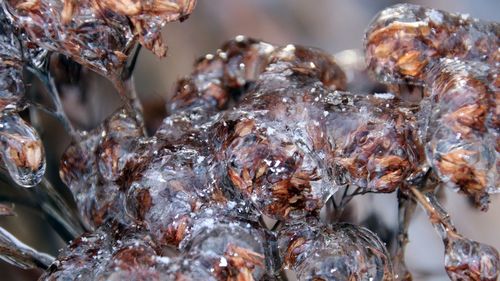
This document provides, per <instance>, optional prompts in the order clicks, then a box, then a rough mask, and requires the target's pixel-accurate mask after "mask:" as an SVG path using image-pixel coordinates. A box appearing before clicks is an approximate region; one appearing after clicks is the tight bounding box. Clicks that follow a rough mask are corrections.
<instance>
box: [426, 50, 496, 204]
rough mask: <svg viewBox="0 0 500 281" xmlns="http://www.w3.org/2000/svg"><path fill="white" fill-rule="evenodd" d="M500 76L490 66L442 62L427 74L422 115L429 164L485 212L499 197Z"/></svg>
mask: <svg viewBox="0 0 500 281" xmlns="http://www.w3.org/2000/svg"><path fill="white" fill-rule="evenodd" d="M497 75H498V71H497V69H495V68H490V67H489V65H487V64H483V63H480V62H464V61H460V60H453V59H442V60H440V61H439V63H437V64H436V65H435V66H434V67H433V68H432V69H431V71H430V72H429V73H428V74H427V77H426V81H427V82H426V83H427V85H428V89H427V91H428V92H429V98H428V100H426V101H424V103H423V105H422V109H421V110H422V113H421V116H422V117H423V119H424V120H422V122H421V124H422V128H421V131H422V132H423V133H424V136H423V137H424V139H425V140H428V141H427V144H426V152H427V153H426V155H427V156H428V161H429V163H430V164H431V165H432V167H433V168H434V169H435V170H436V172H437V173H438V175H439V176H440V177H441V180H442V181H443V182H444V183H446V184H447V185H450V186H451V187H455V188H458V189H460V190H461V191H462V192H464V193H466V194H467V195H469V196H471V197H472V199H474V200H475V202H476V204H477V205H478V206H480V207H481V208H483V209H487V206H488V202H489V200H488V195H489V194H491V193H498V192H499V191H500V189H499V184H500V178H499V176H498V163H499V162H500V158H499V151H500V144H499V142H498V140H499V139H500V138H499V133H498V132H499V131H500V126H499V124H496V121H494V120H495V119H497V118H498V117H497V116H498V112H497V107H498V105H497V98H496V96H497V95H498V92H499V91H498V87H497V86H495V81H493V80H492V78H493V77H496V76H497Z"/></svg>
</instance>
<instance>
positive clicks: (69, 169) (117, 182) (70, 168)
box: [59, 109, 148, 226]
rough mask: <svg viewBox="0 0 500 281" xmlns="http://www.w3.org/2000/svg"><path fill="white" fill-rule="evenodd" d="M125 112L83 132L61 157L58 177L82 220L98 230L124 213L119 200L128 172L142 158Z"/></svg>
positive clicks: (137, 134)
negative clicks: (91, 129) (74, 203)
mask: <svg viewBox="0 0 500 281" xmlns="http://www.w3.org/2000/svg"><path fill="white" fill-rule="evenodd" d="M138 128H139V126H138V123H137V121H136V120H135V119H134V118H131V117H130V116H129V115H128V114H127V113H125V110H123V109H119V110H117V111H116V112H115V113H114V114H113V115H111V116H110V117H109V118H108V119H107V120H105V121H104V124H103V125H101V126H100V127H98V128H96V129H94V130H93V131H90V132H84V133H83V134H82V136H81V139H82V141H81V142H80V143H78V144H76V143H73V144H72V145H70V146H69V147H68V148H67V150H66V151H65V153H64V154H63V156H62V159H61V164H60V171H59V173H60V176H61V179H62V180H63V182H64V183H66V184H67V185H68V187H69V188H70V190H71V192H72V193H73V196H74V198H75V200H76V202H77V204H78V206H79V210H80V212H81V214H82V216H83V218H86V219H87V222H89V223H90V224H91V225H94V226H98V225H100V224H101V223H103V222H104V221H105V220H106V219H107V218H109V216H112V217H115V218H116V217H119V216H117V213H121V212H123V211H124V209H123V206H122V205H123V204H122V202H120V201H121V200H119V199H118V198H123V196H124V195H123V190H121V189H123V188H124V187H123V186H124V185H126V188H125V189H124V190H127V189H128V187H129V185H130V183H131V181H132V180H133V179H132V178H129V176H132V175H131V173H129V170H130V169H132V170H133V169H134V164H135V163H141V161H143V159H144V158H147V157H148V156H147V155H145V154H146V153H145V150H144V149H143V148H142V147H143V146H145V144H144V143H143V139H141V138H140V136H141V135H142V131H141V130H140V129H138Z"/></svg>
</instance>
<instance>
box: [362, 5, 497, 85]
mask: <svg viewBox="0 0 500 281" xmlns="http://www.w3.org/2000/svg"><path fill="white" fill-rule="evenodd" d="M498 27H499V25H498V23H489V22H484V21H480V20H477V19H474V18H470V17H468V16H466V15H460V14H452V13H448V12H444V11H440V10H435V9H429V8H424V7H421V6H417V5H413V4H398V5H395V6H392V7H389V8H387V9H385V10H383V11H382V12H380V13H379V14H378V15H377V16H376V17H375V19H373V21H372V23H371V25H370V27H369V29H368V31H367V33H366V35H365V53H366V61H367V64H368V68H369V69H370V70H371V71H372V72H374V74H375V75H376V76H377V78H379V79H380V80H381V81H385V82H391V83H392V82H401V81H403V79H407V80H408V81H410V82H412V83H417V84H420V83H422V82H423V81H422V80H423V78H424V75H425V73H426V67H427V65H428V64H429V63H431V62H433V61H436V60H437V59H439V58H441V57H447V58H455V57H456V58H461V59H465V60H476V61H483V62H486V63H489V64H490V65H495V63H498V62H499V60H500V52H499V41H498V36H499V31H498V30H499V28H498Z"/></svg>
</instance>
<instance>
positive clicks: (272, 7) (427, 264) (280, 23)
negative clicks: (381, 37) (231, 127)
mask: <svg viewBox="0 0 500 281" xmlns="http://www.w3.org/2000/svg"><path fill="white" fill-rule="evenodd" d="M198 2H199V3H198V6H197V8H196V9H195V12H194V13H193V14H192V15H191V17H190V18H189V19H188V20H187V21H185V22H183V23H172V24H169V25H168V26H167V27H166V28H165V30H164V38H165V39H166V41H167V45H168V46H169V52H168V56H167V58H165V59H162V60H159V59H158V58H157V57H155V56H153V55H152V54H151V53H149V52H148V51H144V50H143V51H142V52H141V53H140V56H139V60H138V65H137V67H136V70H135V72H134V76H135V82H136V88H137V92H138V93H139V95H140V98H141V101H142V102H143V104H144V107H145V109H146V110H145V112H146V118H147V121H148V124H149V125H150V130H154V128H155V127H156V126H158V124H159V122H161V118H162V117H163V116H165V114H166V112H165V104H166V103H167V102H168V99H169V97H170V96H171V94H172V93H173V85H174V82H175V81H176V80H177V79H178V78H180V77H182V76H184V75H187V74H189V73H190V71H191V67H192V65H193V62H194V60H195V59H196V58H197V57H199V56H201V55H204V54H206V53H210V52H215V51H216V49H217V48H218V47H219V46H221V44H222V43H223V42H224V41H225V40H228V39H230V38H233V37H235V36H236V35H239V34H242V35H247V36H251V37H255V38H259V39H263V40H266V41H269V42H271V43H274V44H288V43H294V44H300V45H307V46H314V47H319V48H321V49H324V50H326V51H328V52H330V53H332V54H335V53H338V52H341V51H342V50H346V49H361V48H362V40H363V34H364V31H365V29H366V27H367V26H368V24H369V23H370V20H371V19H372V18H373V17H374V15H375V14H376V13H377V12H378V11H379V10H382V9H383V8H385V7H387V6H390V5H393V4H396V3H400V1H388V0H377V1H374V0H349V1H341V0H199V1H198ZM409 3H416V4H421V5H425V6H428V7H433V8H438V9H443V10H447V11H452V12H460V13H467V14H470V15H471V16H472V17H477V18H481V19H484V20H489V21H500V13H499V11H500V1H498V0H469V1H466V0H450V1H437V0H428V1H409ZM83 74H84V75H85V77H86V78H84V79H82V81H81V82H79V83H78V84H77V86H78V87H77V86H75V84H71V83H70V84H68V85H61V87H60V90H61V95H62V98H63V103H64V106H65V109H66V112H67V113H68V115H69V117H70V119H71V120H72V122H73V123H74V125H75V126H76V127H78V128H80V129H90V128H92V127H95V126H96V125H97V124H98V123H99V122H100V121H102V120H103V119H104V118H105V117H106V116H107V115H109V114H110V113H112V112H113V111H114V110H115V109H117V108H118V107H119V106H120V100H119V98H118V95H117V94H116V92H115V91H114V89H113V88H112V86H111V84H110V83H108V82H107V81H106V80H105V79H103V78H102V77H99V76H97V75H95V74H92V73H88V72H85V71H83ZM360 83H362V81H360ZM32 89H33V91H35V93H36V91H38V90H37V89H38V87H36V81H34V82H33V85H32ZM82 89H83V90H82ZM82 92H84V95H83V94H82ZM82 95H83V96H84V98H82ZM41 116H42V117H41V120H40V124H41V125H43V126H40V127H43V128H44V129H43V131H42V132H41V135H42V138H43V139H44V141H45V145H46V150H47V151H49V152H50V154H49V155H48V156H49V159H48V161H49V166H48V176H49V178H50V179H51V180H52V181H53V182H54V183H55V185H56V187H57V188H58V189H59V190H60V191H61V192H62V193H63V194H65V196H66V197H67V198H70V195H69V193H68V192H67V190H66V189H65V187H64V186H63V184H62V183H61V182H60V181H58V170H57V169H58V168H57V166H58V161H59V160H58V159H59V157H60V155H61V153H62V151H63V150H64V149H65V147H66V146H67V145H68V144H69V141H70V140H69V138H68V137H67V136H66V135H65V134H64V132H63V130H62V128H61V126H60V125H59V124H58V123H57V122H56V121H55V120H54V119H53V118H51V117H49V116H46V115H43V114H41ZM0 185H1V188H0V195H1V196H2V198H8V197H11V198H14V197H15V198H18V200H21V201H22V200H24V199H23V198H26V197H30V196H31V197H33V191H30V190H20V188H18V187H13V186H12V185H10V184H8V183H5V182H2V183H0ZM394 197H395V196H394V195H377V196H372V197H366V198H362V199H361V200H358V202H357V203H358V204H357V205H356V208H355V209H356V211H355V216H358V217H360V218H362V217H363V216H365V215H366V214H367V213H369V212H371V211H373V210H375V211H376V212H377V213H379V214H381V216H380V217H381V219H382V220H384V222H385V223H386V224H387V225H390V226H391V225H392V226H394V225H395V223H396V214H397V205H396V201H395V198H394ZM498 197H500V195H499V196H498ZM361 201H362V202H361ZM492 201H493V202H492V204H491V207H490V210H489V211H488V212H487V213H482V212H479V211H477V210H474V209H472V208H470V204H469V203H468V202H467V201H466V200H465V199H464V198H462V197H460V196H459V195H457V194H455V193H453V192H450V191H446V194H445V199H444V203H445V204H444V205H445V207H446V208H447V210H448V211H449V212H450V214H451V215H452V217H453V219H454V221H455V223H456V225H457V227H458V229H459V230H460V231H461V232H462V233H463V234H465V235H466V236H468V237H470V238H472V239H474V240H477V241H481V242H485V243H488V244H490V245H493V246H495V247H496V248H497V249H500V198H493V200H492ZM15 210H16V212H17V214H18V215H17V216H15V217H0V226H2V227H5V228H6V229H8V230H9V231H11V232H13V233H15V234H16V236H17V237H18V238H19V239H20V240H22V241H24V242H25V243H27V244H29V245H31V246H33V247H35V248H36V249H39V250H41V251H45V252H48V253H51V254H52V255H57V252H58V249H60V248H61V247H63V246H64V241H63V240H62V239H61V238H59V237H58V236H57V235H55V233H54V231H53V230H51V228H50V227H48V225H47V223H46V221H45V220H44V218H43V217H42V216H40V213H39V211H37V210H36V209H33V208H28V207H24V206H23V204H16V206H15ZM410 240H411V242H410V244H409V246H408V254H407V255H408V256H407V263H408V265H409V267H410V269H411V270H412V271H413V272H415V273H416V275H415V280H448V278H447V277H446V274H445V273H444V270H443V246H442V243H441V241H440V240H439V238H438V236H437V235H436V233H435V232H434V230H433V229H432V227H431V226H430V224H429V222H428V221H427V217H426V215H425V214H424V213H423V212H422V211H421V210H417V212H416V214H415V218H414V222H413V223H412V225H411V227H410ZM38 275H39V272H37V271H35V270H17V269H15V268H13V267H11V266H9V265H7V264H5V263H3V262H1V261H0V280H36V279H37V277H38Z"/></svg>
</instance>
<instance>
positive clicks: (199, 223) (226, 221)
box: [181, 209, 267, 280]
mask: <svg viewBox="0 0 500 281" xmlns="http://www.w3.org/2000/svg"><path fill="white" fill-rule="evenodd" d="M266 247H267V245H266V233H265V232H264V231H263V230H262V229H260V227H259V226H257V225H255V224H253V223H251V222H246V221H244V220H238V219H237V218H233V217H231V216H225V215H224V212H223V211H220V210H218V209H207V210H205V212H203V213H201V214H200V215H198V216H197V217H196V218H194V219H193V227H192V228H191V230H190V232H189V235H188V236H187V237H186V238H185V240H184V241H183V242H182V243H181V250H182V251H185V252H186V253H188V256H189V257H190V258H191V259H193V260H195V261H199V262H200V263H201V264H203V265H204V266H205V267H207V268H208V269H212V270H210V271H211V272H212V274H213V275H214V276H215V277H216V278H217V280H227V279H228V278H230V277H233V278H235V280H261V279H262V278H263V276H264V275H265V274H266ZM229 280H231V279H229Z"/></svg>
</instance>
